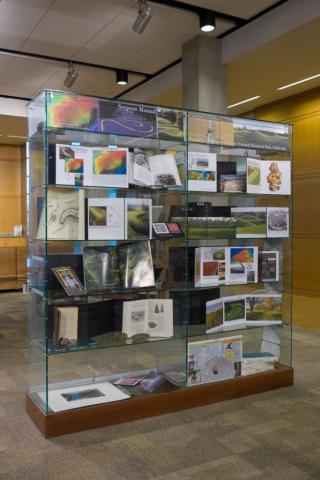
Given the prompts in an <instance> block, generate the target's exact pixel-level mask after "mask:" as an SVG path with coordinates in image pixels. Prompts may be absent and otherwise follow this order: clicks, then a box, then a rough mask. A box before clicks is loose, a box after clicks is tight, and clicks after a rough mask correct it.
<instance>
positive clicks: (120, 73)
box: [116, 70, 128, 85]
mask: <svg viewBox="0 0 320 480" xmlns="http://www.w3.org/2000/svg"><path fill="white" fill-rule="evenodd" d="M116 74H117V84H118V85H127V83H128V72H127V71H126V70H117V72H116Z"/></svg>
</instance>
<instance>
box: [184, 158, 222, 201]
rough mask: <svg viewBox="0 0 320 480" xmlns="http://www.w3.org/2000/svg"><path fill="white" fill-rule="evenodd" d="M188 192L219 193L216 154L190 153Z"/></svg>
mask: <svg viewBox="0 0 320 480" xmlns="http://www.w3.org/2000/svg"><path fill="white" fill-rule="evenodd" d="M188 190H189V191H195V192H216V191H217V156H216V154H215V153H202V152H189V153H188Z"/></svg>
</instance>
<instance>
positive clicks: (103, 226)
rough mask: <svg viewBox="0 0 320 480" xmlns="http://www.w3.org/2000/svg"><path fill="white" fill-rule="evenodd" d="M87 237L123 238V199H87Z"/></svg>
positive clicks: (99, 238) (98, 238) (90, 238)
mask: <svg viewBox="0 0 320 480" xmlns="http://www.w3.org/2000/svg"><path fill="white" fill-rule="evenodd" d="M87 218H88V239H89V240H123V239H124V199H123V198H89V199H88V217H87Z"/></svg>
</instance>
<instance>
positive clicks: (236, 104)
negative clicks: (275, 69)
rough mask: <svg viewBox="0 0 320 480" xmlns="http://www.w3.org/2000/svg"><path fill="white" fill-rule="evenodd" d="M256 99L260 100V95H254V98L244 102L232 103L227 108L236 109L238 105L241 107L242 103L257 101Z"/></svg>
mask: <svg viewBox="0 0 320 480" xmlns="http://www.w3.org/2000/svg"><path fill="white" fill-rule="evenodd" d="M257 98H261V95H256V96H255V97H250V98H246V99H245V100H241V102H237V103H233V104H232V105H228V107H227V108H233V107H237V106H238V105H242V104H243V103H247V102H252V101H253V100H257Z"/></svg>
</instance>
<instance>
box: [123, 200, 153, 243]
mask: <svg viewBox="0 0 320 480" xmlns="http://www.w3.org/2000/svg"><path fill="white" fill-rule="evenodd" d="M148 237H149V209H145V208H141V207H140V206H139V207H138V206H137V208H135V209H134V210H128V239H129V240H132V239H135V238H148Z"/></svg>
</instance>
